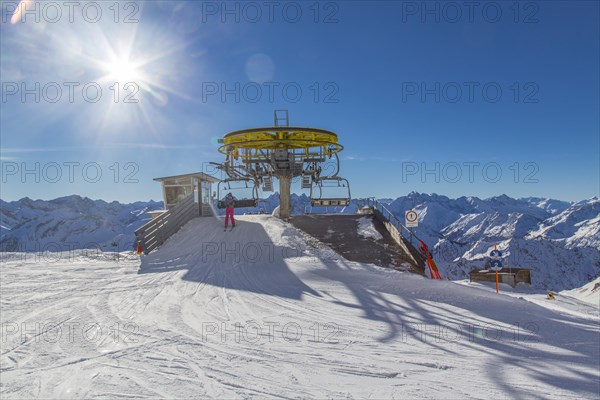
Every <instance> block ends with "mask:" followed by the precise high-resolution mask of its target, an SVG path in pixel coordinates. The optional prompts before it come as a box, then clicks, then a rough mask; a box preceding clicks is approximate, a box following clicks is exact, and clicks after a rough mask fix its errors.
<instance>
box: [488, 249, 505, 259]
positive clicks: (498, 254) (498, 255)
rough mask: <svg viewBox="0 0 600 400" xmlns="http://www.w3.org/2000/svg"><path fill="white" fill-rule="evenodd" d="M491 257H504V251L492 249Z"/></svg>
mask: <svg viewBox="0 0 600 400" xmlns="http://www.w3.org/2000/svg"><path fill="white" fill-rule="evenodd" d="M490 257H491V258H493V259H500V258H502V252H501V251H500V250H492V251H491V253H490Z"/></svg>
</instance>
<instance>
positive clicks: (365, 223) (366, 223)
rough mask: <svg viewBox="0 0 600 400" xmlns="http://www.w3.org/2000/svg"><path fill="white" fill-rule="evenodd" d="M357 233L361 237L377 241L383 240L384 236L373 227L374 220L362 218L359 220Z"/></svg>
mask: <svg viewBox="0 0 600 400" xmlns="http://www.w3.org/2000/svg"><path fill="white" fill-rule="evenodd" d="M356 229H357V232H358V234H359V235H361V236H363V237H365V238H372V239H375V240H381V239H383V235H381V233H379V232H378V231H377V229H375V225H373V219H372V218H369V217H362V218H360V219H359V220H358V226H357V228H356Z"/></svg>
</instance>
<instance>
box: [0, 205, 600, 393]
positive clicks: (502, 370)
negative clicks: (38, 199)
mask: <svg viewBox="0 0 600 400" xmlns="http://www.w3.org/2000/svg"><path fill="white" fill-rule="evenodd" d="M238 219H239V222H238V224H237V225H236V228H235V229H234V230H233V231H231V232H223V230H222V220H220V219H217V218H210V219H195V220H193V221H192V222H190V223H189V224H188V225H186V226H185V227H184V228H183V229H182V230H181V231H180V232H178V233H177V234H176V235H175V236H174V237H173V238H172V239H171V240H169V241H168V242H167V243H165V244H164V245H163V246H162V248H161V249H160V250H159V251H156V252H154V253H152V254H150V255H148V256H143V257H142V261H141V269H140V258H139V257H138V256H135V255H133V254H131V253H121V255H120V258H119V260H117V261H115V260H111V257H110V255H109V254H105V255H104V256H102V255H101V256H97V257H84V256H81V255H80V256H77V257H76V258H75V259H67V254H66V253H65V256H64V259H63V258H61V259H59V260H57V261H55V262H47V261H46V262H45V261H39V260H36V259H35V258H34V255H32V254H11V255H6V257H4V259H5V262H3V264H2V267H1V270H0V273H1V276H0V283H1V292H0V293H1V296H0V304H1V307H2V328H3V330H2V350H1V352H0V353H1V356H0V361H1V377H0V393H1V395H2V398H3V399H10V398H30V397H43V398H83V397H85V398H89V397H100V398H125V397H127V398H128V397H132V396H135V397H147V398H156V397H159V398H189V397H196V398H198V397H203V398H206V397H212V398H217V397H218V398H248V397H255V398H265V397H267V398H268V397H278V398H290V399H291V398H294V399H295V398H307V397H310V398H315V397H317V398H325V397H327V398H331V397H335V398H341V397H344V398H452V399H454V398H506V397H510V398H515V397H519V398H520V397H526V398H561V399H565V398H567V399H580V398H582V397H583V398H593V397H595V396H597V395H598V392H599V390H600V386H599V385H600V384H599V382H600V372H599V370H600V365H599V363H600V361H599V360H600V339H599V338H600V335H599V334H600V328H599V321H600V319H599V318H598V307H596V306H595V305H593V304H589V303H585V302H581V301H579V300H577V299H575V298H572V297H570V298H568V299H562V298H561V296H557V300H556V302H555V303H552V304H550V305H549V304H548V303H547V302H545V301H544V300H543V298H542V297H541V296H542V295H541V294H519V293H507V294H501V295H496V294H495V293H493V291H492V290H491V289H490V288H489V287H486V286H485V285H479V286H477V285H467V284H456V283H453V282H449V281H431V280H428V279H425V278H423V277H420V276H417V275H413V274H409V273H401V272H397V271H393V270H389V269H383V268H378V267H374V266H372V265H363V264H358V263H353V262H349V261H347V260H345V259H343V258H340V257H334V256H333V254H332V252H331V251H330V250H328V249H327V248H326V247H321V248H317V247H316V246H315V244H314V242H311V243H310V244H308V243H307V241H305V234H302V233H300V232H298V231H297V230H296V229H295V228H293V227H291V226H289V225H287V224H285V223H283V222H282V221H280V220H278V219H276V218H273V217H271V216H240V217H238ZM253 249H254V250H253ZM252 251H255V252H256V253H252ZM567 300H568V301H567ZM236 323H237V324H239V327H240V328H239V329H238V330H237V331H236V325H235V324H236ZM36 324H39V325H36ZM257 327H258V328H257ZM213 330H218V332H213Z"/></svg>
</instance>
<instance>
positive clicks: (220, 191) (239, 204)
mask: <svg viewBox="0 0 600 400" xmlns="http://www.w3.org/2000/svg"><path fill="white" fill-rule="evenodd" d="M232 182H243V183H244V186H243V187H232V185H231V183H232ZM241 189H244V190H247V189H252V198H251V199H236V200H235V201H234V207H235V208H245V207H252V208H254V207H256V206H257V204H258V201H259V198H258V185H257V184H256V182H254V181H253V180H252V179H225V180H224V181H220V182H219V183H218V184H217V199H218V202H217V207H218V208H220V209H223V208H226V206H225V201H224V200H223V197H225V194H226V193H228V192H232V194H233V195H234V196H233V197H236V196H235V194H234V193H233V192H235V191H236V190H241Z"/></svg>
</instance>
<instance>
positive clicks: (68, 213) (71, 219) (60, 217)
mask: <svg viewBox="0 0 600 400" xmlns="http://www.w3.org/2000/svg"><path fill="white" fill-rule="evenodd" d="M162 207H163V205H162V202H156V201H149V202H135V203H131V204H121V203H118V202H116V201H113V202H111V203H107V202H105V201H103V200H91V199H88V198H87V197H80V196H77V195H73V196H67V197H61V198H58V199H54V200H50V201H44V200H31V199H29V198H27V197H25V198H23V199H21V200H18V201H12V202H6V201H3V200H0V235H1V236H0V251H27V252H30V251H45V250H48V251H68V250H71V249H82V248H94V249H97V248H101V249H105V250H116V251H124V250H131V249H132V246H133V243H134V234H133V232H134V231H135V230H136V229H137V228H138V227H140V226H142V225H143V224H145V223H146V222H148V221H149V220H150V215H149V214H147V212H148V211H151V210H158V209H162Z"/></svg>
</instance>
